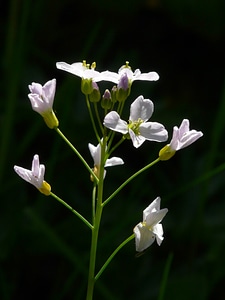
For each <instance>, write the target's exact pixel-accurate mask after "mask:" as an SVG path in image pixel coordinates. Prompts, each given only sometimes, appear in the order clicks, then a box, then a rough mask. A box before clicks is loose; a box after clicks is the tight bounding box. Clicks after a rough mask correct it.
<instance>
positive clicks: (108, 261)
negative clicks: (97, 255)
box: [95, 233, 134, 281]
mask: <svg viewBox="0 0 225 300" xmlns="http://www.w3.org/2000/svg"><path fill="white" fill-rule="evenodd" d="M133 238H134V233H133V234H132V235H131V236H129V237H128V238H127V239H126V240H125V241H123V242H122V243H121V244H120V245H119V246H118V247H117V248H116V250H114V252H113V253H112V254H111V255H110V257H109V258H108V259H107V261H106V262H105V263H104V265H103V266H102V268H101V269H100V271H99V272H98V274H97V275H96V276H95V281H96V280H98V279H99V277H100V276H101V274H102V273H103V271H104V270H105V268H106V267H107V266H108V264H109V263H110V262H111V260H112V259H113V257H114V256H115V255H116V254H117V252H119V250H120V249H122V248H123V247H124V246H125V245H126V244H127V243H128V242H129V241H131V240H132V239H133Z"/></svg>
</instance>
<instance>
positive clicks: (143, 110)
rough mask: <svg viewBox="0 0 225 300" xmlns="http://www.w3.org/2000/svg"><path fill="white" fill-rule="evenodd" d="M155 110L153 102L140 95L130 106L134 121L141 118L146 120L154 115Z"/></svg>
mask: <svg viewBox="0 0 225 300" xmlns="http://www.w3.org/2000/svg"><path fill="white" fill-rule="evenodd" d="M153 110H154V105H153V102H152V101H151V100H149V99H144V97H143V96H139V97H138V98H137V99H136V100H134V102H133V103H132V104H131V106H130V120H131V121H132V122H134V121H137V120H138V119H141V120H142V121H144V122H146V121H148V119H149V118H150V117H151V116H152V113H153Z"/></svg>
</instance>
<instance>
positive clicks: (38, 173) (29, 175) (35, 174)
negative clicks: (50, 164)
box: [14, 154, 51, 195]
mask: <svg viewBox="0 0 225 300" xmlns="http://www.w3.org/2000/svg"><path fill="white" fill-rule="evenodd" d="M14 170H15V172H16V173H17V174H18V175H19V176H20V177H21V178H22V179H24V180H25V181H27V182H29V183H30V184H32V185H34V186H35V187H36V188H37V189H38V190H39V191H40V192H41V193H43V194H45V195H50V192H51V187H50V185H49V184H48V183H47V182H46V181H45V180H44V174H45V166H44V165H42V164H40V163H39V156H38V155H37V154H36V155H34V158H33V161H32V167H31V170H28V169H24V168H22V167H19V166H14Z"/></svg>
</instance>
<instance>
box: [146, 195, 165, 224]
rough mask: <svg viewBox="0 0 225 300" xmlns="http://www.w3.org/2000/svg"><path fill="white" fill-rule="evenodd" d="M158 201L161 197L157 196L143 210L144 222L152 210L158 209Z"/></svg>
mask: <svg viewBox="0 0 225 300" xmlns="http://www.w3.org/2000/svg"><path fill="white" fill-rule="evenodd" d="M160 202H161V198H160V197H157V198H156V199H155V200H154V201H152V203H150V204H149V206H148V207H146V208H145V210H143V222H146V218H147V216H148V215H149V214H151V213H152V212H153V211H158V210H160Z"/></svg>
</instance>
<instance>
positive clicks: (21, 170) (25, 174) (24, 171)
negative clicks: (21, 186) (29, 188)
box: [14, 166, 32, 183]
mask: <svg viewBox="0 0 225 300" xmlns="http://www.w3.org/2000/svg"><path fill="white" fill-rule="evenodd" d="M14 170H15V172H16V173H17V174H18V175H19V176H20V177H21V178H22V179H23V180H25V181H27V182H29V183H31V177H32V172H31V171H30V170H27V169H24V168H22V167H19V166H14Z"/></svg>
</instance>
